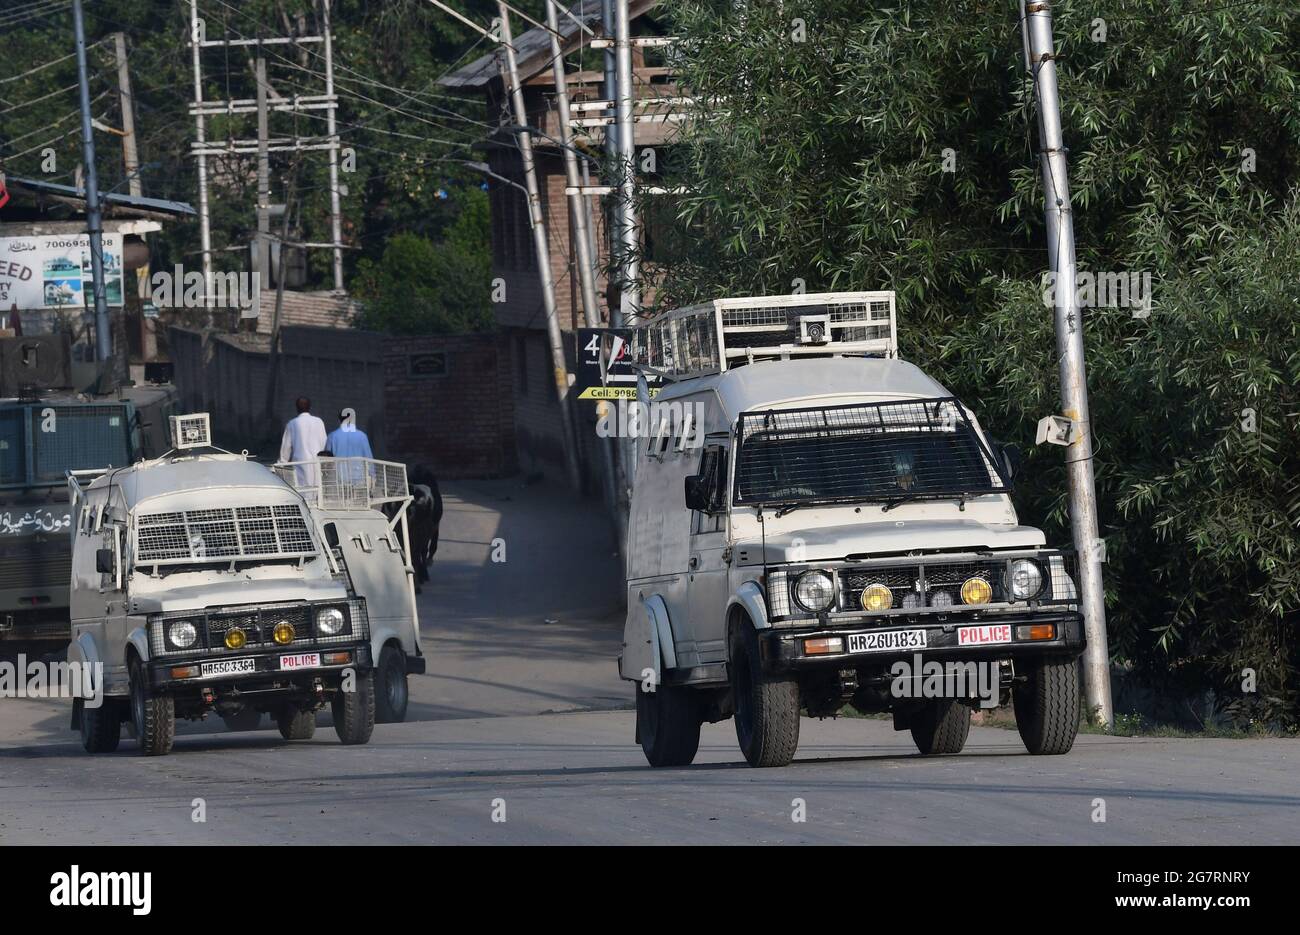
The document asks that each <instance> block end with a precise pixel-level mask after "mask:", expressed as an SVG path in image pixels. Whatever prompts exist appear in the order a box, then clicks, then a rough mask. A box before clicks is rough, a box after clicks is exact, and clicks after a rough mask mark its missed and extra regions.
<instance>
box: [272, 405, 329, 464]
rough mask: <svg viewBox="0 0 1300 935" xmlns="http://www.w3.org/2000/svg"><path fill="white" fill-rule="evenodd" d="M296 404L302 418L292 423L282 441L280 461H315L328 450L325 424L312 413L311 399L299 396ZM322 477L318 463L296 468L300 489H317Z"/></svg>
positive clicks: (298, 416)
mask: <svg viewBox="0 0 1300 935" xmlns="http://www.w3.org/2000/svg"><path fill="white" fill-rule="evenodd" d="M295 405H296V406H297V407H298V415H296V416H295V417H294V418H292V419H290V420H289V421H288V423H287V424H286V425H285V427H284V437H283V438H282V439H280V461H281V463H286V462H290V461H307V462H314V461H315V460H316V456H317V455H318V454H320V453H321V451H322V450H323V449H324V448H325V438H326V435H325V423H324V422H322V421H321V420H320V419H318V418H316V416H314V415H312V414H311V400H310V399H308V398H307V397H306V396H299V397H298V400H297V402H296V404H295ZM319 476H320V475H319V473H318V471H317V470H316V465H315V464H310V463H309V464H299V465H298V466H297V467H295V468H294V477H295V480H296V481H297V484H298V486H299V487H315V486H316V485H317V484H318V483H319V481H318V480H317V478H318V477H319Z"/></svg>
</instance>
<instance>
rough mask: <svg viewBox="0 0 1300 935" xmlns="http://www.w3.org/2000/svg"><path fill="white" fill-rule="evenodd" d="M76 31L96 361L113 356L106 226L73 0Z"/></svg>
mask: <svg viewBox="0 0 1300 935" xmlns="http://www.w3.org/2000/svg"><path fill="white" fill-rule="evenodd" d="M72 28H73V30H74V32H75V33H76V36H77V88H78V91H79V94H80V97H81V153H82V156H81V158H82V161H84V162H85V164H86V233H87V234H89V235H90V272H91V277H92V279H93V282H94V285H93V287H92V288H93V290H94V293H95V359H96V360H98V361H101V362H102V361H105V360H108V359H109V358H110V357H112V356H113V336H112V334H111V333H110V332H109V330H108V300H107V298H106V297H105V294H104V226H103V221H102V220H101V219H100V216H99V179H98V177H97V176H96V174H95V137H94V131H93V130H92V128H91V125H90V80H89V78H88V77H87V74H86V27H85V23H84V22H83V21H82V17H81V0H72Z"/></svg>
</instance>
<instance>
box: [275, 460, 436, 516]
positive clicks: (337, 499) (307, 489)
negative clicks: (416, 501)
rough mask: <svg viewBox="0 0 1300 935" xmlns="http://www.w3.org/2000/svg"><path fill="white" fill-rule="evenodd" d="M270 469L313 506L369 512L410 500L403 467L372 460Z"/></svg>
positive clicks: (289, 464)
mask: <svg viewBox="0 0 1300 935" xmlns="http://www.w3.org/2000/svg"><path fill="white" fill-rule="evenodd" d="M271 470H273V471H275V473H276V474H277V475H278V476H279V477H280V479H281V480H283V481H284V482H285V483H287V484H288V485H289V486H291V487H293V488H294V489H295V490H297V491H298V492H299V493H301V494H302V495H303V498H304V499H305V500H306V501H307V502H308V503H310V504H311V505H312V506H315V507H319V508H321V509H325V510H370V509H378V508H380V507H382V506H384V505H385V504H389V503H393V504H398V503H402V502H404V501H406V500H407V499H409V498H410V488H409V486H408V484H407V482H406V465H404V464H399V463H397V462H396V461H379V460H376V459H374V458H316V459H313V460H311V461H289V462H283V463H280V464H275V465H273V466H272V467H271Z"/></svg>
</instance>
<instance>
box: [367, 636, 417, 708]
mask: <svg viewBox="0 0 1300 935" xmlns="http://www.w3.org/2000/svg"><path fill="white" fill-rule="evenodd" d="M410 700H411V690H410V687H409V686H408V685H407V684H406V654H405V653H403V652H402V651H401V650H400V649H398V648H397V647H396V646H385V647H384V648H383V650H382V651H381V652H380V653H379V666H378V668H376V670H375V720H376V721H378V722H379V723H380V724H400V723H402V722H403V721H405V720H406V706H407V704H408V703H409V702H410Z"/></svg>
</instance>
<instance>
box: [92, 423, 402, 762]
mask: <svg viewBox="0 0 1300 935" xmlns="http://www.w3.org/2000/svg"><path fill="white" fill-rule="evenodd" d="M171 426H172V440H173V445H174V450H172V451H171V452H169V453H168V454H166V455H164V456H162V457H160V458H157V459H155V460H151V461H141V462H138V463H136V464H135V465H133V466H130V467H123V468H115V469H109V470H102V471H76V472H71V473H70V476H69V480H68V483H69V488H70V492H71V499H72V516H73V530H72V536H73V557H72V589H71V604H72V642H71V644H70V646H69V648H68V660H69V662H70V663H81V664H85V665H87V666H88V667H89V668H88V669H87V671H95V669H96V668H97V667H98V666H97V664H98V665H99V666H102V669H101V670H100V671H102V680H101V682H100V683H99V684H97V685H95V698H94V699H93V700H92V699H87V698H78V699H76V700H75V701H74V707H73V725H72V726H73V727H74V728H78V729H80V731H81V740H82V744H83V745H84V747H85V748H86V750H87V751H89V752H91V753H100V752H107V751H111V750H115V749H116V748H117V746H118V742H119V738H120V735H121V725H122V723H123V722H126V723H127V724H129V725H131V727H132V728H133V732H134V735H135V737H136V739H137V740H138V742H139V749H140V752H141V753H143V754H145V755H159V754H166V753H168V752H169V751H170V750H171V748H172V742H173V739H174V735H175V721H176V718H178V717H181V718H203V717H206V716H207V715H208V714H209V713H213V712H215V713H216V714H218V715H220V716H221V717H222V718H224V719H225V720H226V722H227V724H228V725H230V726H232V727H239V726H241V725H242V726H246V727H251V726H255V725H256V724H257V722H258V720H259V719H260V716H261V714H263V713H269V714H271V715H272V716H273V717H274V718H275V720H276V722H277V724H278V726H279V729H280V733H281V734H282V735H283V736H284V738H285V739H286V740H302V739H308V738H310V737H311V736H312V735H313V733H314V732H315V729H316V712H317V710H318V709H320V708H322V707H324V706H325V705H327V704H328V705H329V706H330V707H331V709H332V713H333V720H334V729H335V731H336V732H337V733H338V737H339V739H340V740H341V741H342V742H343V743H345V744H362V743H366V742H367V741H368V740H369V739H370V735H371V731H372V730H373V728H374V724H375V721H376V719H378V720H379V721H400V720H402V719H403V718H404V717H405V714H406V707H407V698H408V694H407V683H406V677H407V674H408V673H419V672H423V671H424V667H425V659H424V656H423V655H422V653H421V650H420V640H419V626H418V621H417V618H416V609H415V596H414V586H413V583H412V570H411V566H410V562H409V561H408V559H407V557H406V556H405V555H404V553H403V550H402V543H403V542H404V541H405V536H404V535H403V534H404V532H405V530H404V529H400V528H399V527H400V526H402V525H403V524H404V523H405V510H406V506H407V504H408V503H409V502H410V496H409V494H408V491H407V483H406V469H405V467H404V466H402V465H400V464H394V463H391V462H385V461H376V460H372V459H369V458H338V459H331V458H321V459H319V460H317V461H312V462H305V463H300V464H284V465H276V466H275V467H274V468H270V467H267V466H265V465H262V464H258V463H256V462H254V461H250V460H248V457H247V455H246V454H231V453H229V452H225V451H221V450H220V449H216V448H214V447H213V446H212V445H211V440H210V428H209V420H208V416H207V415H206V414H198V415H186V416H174V417H172V420H171ZM385 508H386V509H387V512H388V513H389V514H391V518H390V516H389V515H386V514H385V512H384V509H385Z"/></svg>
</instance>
